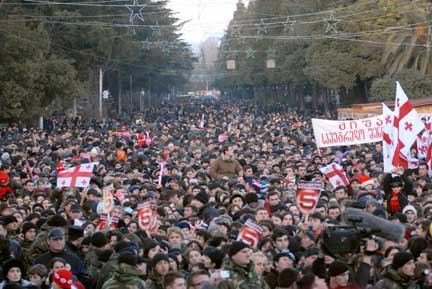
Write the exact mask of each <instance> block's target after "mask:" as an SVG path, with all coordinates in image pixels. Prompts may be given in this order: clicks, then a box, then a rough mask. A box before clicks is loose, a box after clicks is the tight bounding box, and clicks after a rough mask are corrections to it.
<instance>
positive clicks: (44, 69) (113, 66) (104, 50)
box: [0, 0, 195, 120]
mask: <svg viewBox="0 0 432 289" xmlns="http://www.w3.org/2000/svg"><path fill="white" fill-rule="evenodd" d="M78 2H79V1H78ZM91 3H94V5H93V4H88V3H87V2H86V4H84V5H42V4H41V5H26V4H29V3H25V2H23V3H22V4H21V3H20V2H15V3H10V5H3V6H2V7H1V8H2V9H1V10H0V64H1V66H2V69H1V70H0V101H1V102H2V104H3V109H2V117H5V118H15V119H16V118H20V119H23V120H29V119H31V118H32V117H34V116H37V115H45V116H47V115H50V114H51V113H53V112H55V111H64V110H65V109H66V108H67V107H70V103H71V100H72V99H74V98H79V97H87V98H89V99H92V100H95V99H96V97H94V96H95V95H98V83H97V82H98V72H99V68H102V69H103V71H104V79H105V81H104V89H109V90H110V91H111V94H112V95H114V96H116V97H118V95H119V92H120V91H121V88H122V87H123V88H125V87H127V88H128V89H132V90H133V91H130V92H128V93H131V94H132V93H136V92H137V91H138V92H139V91H141V89H144V90H146V91H147V90H148V89H151V91H152V94H153V95H155V96H158V95H160V94H164V93H167V92H168V91H171V88H172V87H177V88H181V87H182V86H183V85H185V83H186V82H187V79H188V77H189V74H190V72H191V70H192V68H193V67H192V66H193V62H194V61H195V58H194V57H193V55H192V51H191V48H190V46H189V45H188V44H187V43H185V42H184V41H183V40H182V39H181V35H180V34H179V32H178V31H179V29H180V28H181V26H182V24H181V23H178V22H179V21H178V19H177V18H176V17H174V15H173V13H172V11H171V10H169V9H168V8H167V1H151V0H140V1H139V3H140V4H145V5H146V7H145V10H144V11H143V12H144V22H142V21H141V20H136V21H135V24H137V25H138V26H136V27H135V31H132V30H131V29H130V27H128V25H129V16H128V13H129V10H128V9H126V7H125V6H122V5H123V4H120V5H117V3H114V2H106V1H100V3H98V1H96V2H91ZM113 3H114V4H116V5H112V4H113ZM119 3H120V2H119ZM125 3H127V2H125ZM130 3H132V1H131V2H130ZM0 6H1V4H0ZM111 15H112V16H111ZM157 25H159V26H157ZM157 28H159V30H160V33H155V32H154V31H155V30H156V29H157ZM131 78H132V79H133V80H134V83H136V85H134V86H133V87H129V80H130V79H131ZM125 90H126V89H123V91H125ZM126 91H127V90H126ZM89 109H91V107H89ZM130 109H132V107H130Z"/></svg>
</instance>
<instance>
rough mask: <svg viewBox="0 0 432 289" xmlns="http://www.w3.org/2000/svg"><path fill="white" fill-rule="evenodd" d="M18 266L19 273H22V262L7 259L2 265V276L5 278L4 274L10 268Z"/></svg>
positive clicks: (23, 270) (23, 271)
mask: <svg viewBox="0 0 432 289" xmlns="http://www.w3.org/2000/svg"><path fill="white" fill-rule="evenodd" d="M12 268H19V269H20V270H21V274H23V275H24V273H25V268H24V264H23V263H22V262H21V261H20V260H18V259H9V260H7V261H6V262H5V263H4V264H3V266H2V272H3V278H4V279H6V276H7V274H8V272H9V270H10V269H12Z"/></svg>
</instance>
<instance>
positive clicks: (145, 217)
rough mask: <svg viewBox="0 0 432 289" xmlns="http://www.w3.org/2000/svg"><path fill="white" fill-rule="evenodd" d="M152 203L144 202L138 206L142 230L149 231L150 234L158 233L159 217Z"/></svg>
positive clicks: (139, 222) (139, 223)
mask: <svg viewBox="0 0 432 289" xmlns="http://www.w3.org/2000/svg"><path fill="white" fill-rule="evenodd" d="M153 207H154V206H153V204H151V203H148V202H147V203H143V204H141V205H139V206H138V208H137V210H138V225H139V227H140V229H141V230H144V231H147V232H149V233H150V235H153V234H155V233H157V230H158V227H159V223H158V222H159V220H158V219H159V218H158V214H157V211H156V210H155V208H153Z"/></svg>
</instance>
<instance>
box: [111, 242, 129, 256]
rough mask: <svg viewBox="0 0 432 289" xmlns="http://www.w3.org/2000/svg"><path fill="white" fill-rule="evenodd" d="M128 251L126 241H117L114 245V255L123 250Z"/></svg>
mask: <svg viewBox="0 0 432 289" xmlns="http://www.w3.org/2000/svg"><path fill="white" fill-rule="evenodd" d="M127 249H129V242H128V241H123V240H122V241H119V242H117V243H116V244H115V245H114V251H115V252H116V253H120V252H121V251H123V250H127Z"/></svg>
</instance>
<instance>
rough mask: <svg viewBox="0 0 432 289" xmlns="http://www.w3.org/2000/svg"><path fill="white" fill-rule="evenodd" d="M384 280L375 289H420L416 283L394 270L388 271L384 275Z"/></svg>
mask: <svg viewBox="0 0 432 289" xmlns="http://www.w3.org/2000/svg"><path fill="white" fill-rule="evenodd" d="M383 277H384V278H383V279H382V280H380V281H379V282H378V283H377V284H376V285H375V286H374V287H373V289H418V288H419V286H418V285H417V284H415V283H414V281H413V280H412V279H411V278H410V277H408V276H405V275H402V274H400V273H399V272H397V271H395V270H394V269H392V268H389V269H388V270H386V271H385V272H384V274H383Z"/></svg>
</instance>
